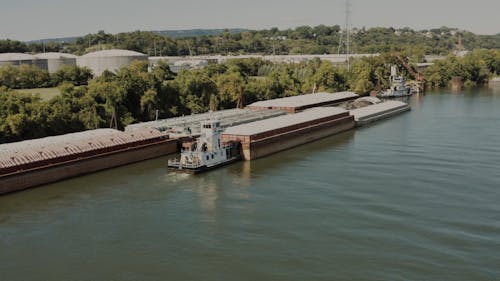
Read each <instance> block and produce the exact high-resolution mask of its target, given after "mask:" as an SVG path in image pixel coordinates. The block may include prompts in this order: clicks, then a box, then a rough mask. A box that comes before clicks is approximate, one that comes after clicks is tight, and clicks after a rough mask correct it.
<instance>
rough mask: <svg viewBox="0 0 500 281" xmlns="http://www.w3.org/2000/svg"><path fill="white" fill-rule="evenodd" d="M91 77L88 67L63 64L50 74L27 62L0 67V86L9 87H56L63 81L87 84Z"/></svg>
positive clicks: (76, 84)
mask: <svg viewBox="0 0 500 281" xmlns="http://www.w3.org/2000/svg"><path fill="white" fill-rule="evenodd" d="M91 78H92V71H91V70H90V69H88V68H86V67H78V66H63V67H62V68H61V69H59V70H58V71H56V72H55V73H52V74H49V73H48V72H47V71H46V70H43V69H40V68H39V67H37V66H32V65H27V64H22V65H20V66H19V67H15V66H12V65H7V66H3V67H0V86H4V87H6V88H9V89H31V88H46V87H56V86H58V85H59V84H61V83H63V82H70V83H72V84H73V85H75V86H79V85H85V84H87V83H88V81H89V80H90V79H91Z"/></svg>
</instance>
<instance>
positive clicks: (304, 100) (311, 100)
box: [249, 92, 358, 108]
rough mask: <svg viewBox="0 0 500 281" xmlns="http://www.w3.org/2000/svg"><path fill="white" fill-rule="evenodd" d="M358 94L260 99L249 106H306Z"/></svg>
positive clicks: (343, 93) (324, 94)
mask: <svg viewBox="0 0 500 281" xmlns="http://www.w3.org/2000/svg"><path fill="white" fill-rule="evenodd" d="M355 97H358V95H357V94H356V93H354V92H338V93H315V94H306V95H299V96H292V97H285V98H279V99H272V100H266V101H258V102H255V103H252V104H250V105H249V107H282V108H283V107H304V106H311V105H315V104H321V103H326V102H332V103H333V102H335V101H339V100H343V99H348V98H355Z"/></svg>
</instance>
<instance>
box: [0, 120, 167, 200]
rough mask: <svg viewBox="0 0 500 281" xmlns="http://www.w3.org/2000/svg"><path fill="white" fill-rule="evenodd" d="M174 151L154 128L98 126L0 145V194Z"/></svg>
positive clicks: (165, 138)
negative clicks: (102, 127) (106, 127)
mask: <svg viewBox="0 0 500 281" xmlns="http://www.w3.org/2000/svg"><path fill="white" fill-rule="evenodd" d="M175 152H177V140H175V139H170V138H168V136H167V135H165V134H163V133H160V132H158V131H154V130H141V131H135V132H133V133H125V132H121V131H118V130H113V129H97V130H90V131H84V132H79V133H73V134H66V135H61V136H54V137H46V138H41V139H35V140H28V141H22V142H17V143H8V144H2V145H0V195H1V194H5V193H10V192H15V191H20V190H23V189H27V188H30V187H36V186H40V185H44V184H48V183H52V182H56V181H60V180H64V179H68V178H72V177H76V176H81V175H85V174H89V173H93V172H97V171H101V170H105V169H109V168H114V167H118V166H122V165H126V164H130V163H134V162H139V161H143V160H147V159H152V158H155V157H159V156H162V155H167V154H172V153H175Z"/></svg>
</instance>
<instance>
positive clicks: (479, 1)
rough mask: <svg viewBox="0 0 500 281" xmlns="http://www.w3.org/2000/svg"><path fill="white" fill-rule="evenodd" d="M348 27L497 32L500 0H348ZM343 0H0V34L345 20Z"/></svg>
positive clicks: (26, 36)
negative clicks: (450, 28) (349, 5)
mask: <svg viewBox="0 0 500 281" xmlns="http://www.w3.org/2000/svg"><path fill="white" fill-rule="evenodd" d="M351 3H352V8H351V10H352V17H351V22H352V26H353V27H366V28H369V27H377V26H381V27H389V26H392V27H395V28H400V27H410V28H413V29H417V30H421V29H429V28H435V27H441V26H448V27H457V28H460V29H465V30H468V31H472V32H475V33H479V34H496V33H500V0H474V1H464V0H418V1H417V0H351ZM344 21H345V1H344V0H302V1H297V0H244V1H243V0H180V1H179V0H142V1H137V0H135V1H133V0H78V1H75V0H0V39H6V38H9V39H13V40H22V41H27V40H38V39H45V38H59V37H69V36H82V35H85V34H88V33H95V32H97V31H98V30H104V31H106V32H109V33H119V32H127V31H134V30H167V29H169V30H172V29H173V30H176V29H192V28H204V29H205V28H248V29H269V28H271V27H278V28H280V29H281V28H294V27H297V26H301V25H311V26H314V25H319V24H325V25H335V24H339V25H341V26H343V25H344Z"/></svg>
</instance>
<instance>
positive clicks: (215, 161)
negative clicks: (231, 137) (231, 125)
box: [168, 120, 241, 174]
mask: <svg viewBox="0 0 500 281" xmlns="http://www.w3.org/2000/svg"><path fill="white" fill-rule="evenodd" d="M222 131H223V129H222V128H221V126H220V122H219V121H218V120H207V121H203V122H201V134H200V137H199V138H197V139H196V140H195V141H193V142H188V143H184V144H183V148H182V151H181V156H180V158H179V159H174V160H169V161H168V170H169V171H174V172H187V173H192V174H198V173H201V172H205V171H208V170H211V169H215V168H217V167H220V166H223V165H227V164H230V163H234V162H236V161H239V160H241V154H240V144H239V143H235V142H232V143H228V144H225V145H224V144H222V143H221V134H222Z"/></svg>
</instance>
